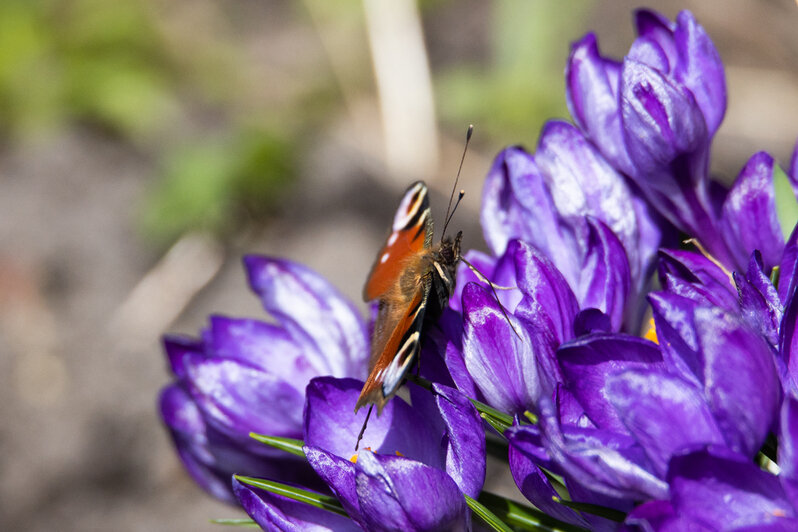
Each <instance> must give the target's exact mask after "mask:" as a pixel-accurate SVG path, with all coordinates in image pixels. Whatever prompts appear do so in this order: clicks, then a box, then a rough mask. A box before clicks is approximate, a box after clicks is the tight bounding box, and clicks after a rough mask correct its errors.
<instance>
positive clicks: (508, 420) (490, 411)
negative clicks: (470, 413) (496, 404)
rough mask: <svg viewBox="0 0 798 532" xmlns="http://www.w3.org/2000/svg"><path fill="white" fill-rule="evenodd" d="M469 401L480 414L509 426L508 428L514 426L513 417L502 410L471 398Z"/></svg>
mask: <svg viewBox="0 0 798 532" xmlns="http://www.w3.org/2000/svg"><path fill="white" fill-rule="evenodd" d="M469 400H470V401H471V404H473V405H474V406H475V407H476V409H477V411H478V412H479V413H480V414H485V415H486V416H490V417H491V418H492V419H493V420H494V421H497V422H499V423H501V424H502V425H507V427H508V428H509V427H512V426H513V416H511V415H509V414H505V413H504V412H501V411H500V410H496V409H495V408H493V407H492V406H488V405H486V404H485V403H482V402H480V401H477V400H476V399H470V398H469Z"/></svg>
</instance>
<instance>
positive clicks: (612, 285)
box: [577, 218, 631, 331]
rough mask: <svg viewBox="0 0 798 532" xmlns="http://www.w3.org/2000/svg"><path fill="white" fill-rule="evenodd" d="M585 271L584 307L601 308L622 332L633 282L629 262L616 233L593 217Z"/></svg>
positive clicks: (580, 294)
mask: <svg viewBox="0 0 798 532" xmlns="http://www.w3.org/2000/svg"><path fill="white" fill-rule="evenodd" d="M582 272H583V273H582V276H581V279H580V283H579V289H578V296H577V298H578V299H579V302H580V306H581V307H582V308H586V307H593V308H597V309H599V310H601V311H602V312H604V313H605V314H606V315H607V316H609V318H610V323H611V324H612V329H613V330H615V331H619V330H620V329H621V326H622V325H623V317H624V310H625V306H626V302H627V297H628V295H629V289H630V285H631V278H630V272H629V261H628V260H627V256H626V250H625V249H624V246H623V244H622V243H621V241H620V240H618V237H617V236H616V235H615V233H613V232H612V230H611V229H610V228H609V227H607V225H605V224H604V223H602V222H601V221H599V220H595V219H592V218H589V219H588V238H587V254H586V255H585V258H584V262H583V264H582Z"/></svg>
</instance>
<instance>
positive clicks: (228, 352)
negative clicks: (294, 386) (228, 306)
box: [203, 316, 317, 384]
mask: <svg viewBox="0 0 798 532" xmlns="http://www.w3.org/2000/svg"><path fill="white" fill-rule="evenodd" d="M203 338H204V339H205V345H206V349H207V350H208V351H209V352H212V353H213V354H214V356H216V357H219V358H229V359H232V360H238V361H241V362H245V363H247V364H250V365H252V366H255V367H258V368H261V369H263V370H264V371H268V372H269V373H271V374H272V375H275V376H277V377H279V378H281V379H283V380H285V381H287V382H296V383H302V384H304V383H306V382H308V381H309V380H310V379H311V378H312V377H314V376H316V375H317V372H316V370H315V369H314V368H313V367H311V366H310V364H309V363H308V361H307V360H306V359H305V356H304V354H305V352H306V351H307V345H303V344H302V340H301V339H297V338H294V337H292V336H291V334H290V333H289V331H288V330H286V329H284V328H282V327H278V326H276V325H273V324H270V323H264V322H262V321H258V320H250V319H237V318H228V317H225V316H211V318H210V327H208V329H207V330H206V331H205V332H204V334H203Z"/></svg>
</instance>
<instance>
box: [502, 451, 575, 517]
mask: <svg viewBox="0 0 798 532" xmlns="http://www.w3.org/2000/svg"><path fill="white" fill-rule="evenodd" d="M508 458H509V466H510V472H511V473H512V475H513V480H515V484H516V486H518V489H519V490H520V491H521V493H522V494H523V495H524V497H526V498H527V499H528V500H529V501H530V502H532V504H534V505H535V506H536V507H537V508H539V509H540V510H542V511H543V512H545V513H546V514H547V515H550V516H551V517H554V518H556V519H560V520H563V521H566V522H568V523H571V524H574V525H580V526H584V527H586V526H587V521H585V520H584V519H583V518H582V516H580V515H579V514H578V513H577V512H575V511H574V510H571V509H570V508H568V507H567V506H563V505H562V504H560V503H557V502H554V497H559V494H558V493H557V491H556V490H555V489H554V488H553V487H552V485H551V481H550V480H549V478H548V477H547V476H546V475H545V474H544V473H543V471H542V470H541V469H540V468H539V467H538V466H537V465H536V464H535V462H533V461H532V460H530V458H529V456H528V455H527V454H525V453H524V452H522V451H521V450H519V449H518V447H517V446H516V445H510V451H509V457H508Z"/></svg>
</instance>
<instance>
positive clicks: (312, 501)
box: [235, 475, 349, 517]
mask: <svg viewBox="0 0 798 532" xmlns="http://www.w3.org/2000/svg"><path fill="white" fill-rule="evenodd" d="M235 478H236V479H237V480H238V481H239V482H241V483H243V484H247V485H248V486H252V487H254V488H260V489H262V490H265V491H268V492H269V493H275V494H277V495H282V496H283V497H288V498H289V499H293V500H295V501H298V502H301V503H305V504H309V505H310V506H315V507H316V508H321V509H322V510H327V511H328V512H333V513H336V514H338V515H342V516H344V517H349V516H348V515H347V513H346V511H345V510H344V508H343V506H341V503H340V502H338V499H336V498H335V497H330V496H329V495H322V494H321V493H316V492H315V491H309V490H304V489H302V488H297V487H296V486H289V485H287V484H283V483H281V482H274V481H272V480H266V479H262V478H253V477H245V476H241V475H235Z"/></svg>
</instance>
